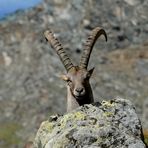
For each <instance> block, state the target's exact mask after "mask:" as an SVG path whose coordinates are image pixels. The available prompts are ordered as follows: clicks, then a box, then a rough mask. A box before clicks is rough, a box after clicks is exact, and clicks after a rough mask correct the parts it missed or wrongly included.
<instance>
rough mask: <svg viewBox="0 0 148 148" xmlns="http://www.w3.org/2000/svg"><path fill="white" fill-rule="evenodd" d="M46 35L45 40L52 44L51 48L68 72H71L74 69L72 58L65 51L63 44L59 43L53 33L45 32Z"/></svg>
mask: <svg viewBox="0 0 148 148" xmlns="http://www.w3.org/2000/svg"><path fill="white" fill-rule="evenodd" d="M44 35H45V38H46V39H47V40H48V42H49V43H50V45H51V47H52V48H53V49H55V50H56V52H57V54H58V55H59V57H60V60H61V61H62V63H63V65H64V67H65V68H66V70H67V71H69V70H70V69H71V68H72V67H74V66H73V64H72V62H71V60H70V58H69V57H68V55H67V54H66V52H65V51H64V49H63V47H62V45H61V43H60V42H59V41H58V39H57V38H56V37H54V34H53V33H52V31H51V30H47V31H45V33H44Z"/></svg>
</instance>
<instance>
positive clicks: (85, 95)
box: [45, 27, 107, 111]
mask: <svg viewBox="0 0 148 148" xmlns="http://www.w3.org/2000/svg"><path fill="white" fill-rule="evenodd" d="M100 35H104V37H105V39H106V41H107V35H106V32H105V31H104V30H103V29H101V28H99V27H96V28H95V29H93V30H92V32H91V34H90V36H89V37H88V39H87V41H86V43H85V44H84V50H83V53H82V57H81V60H80V64H79V66H74V65H73V64H72V62H71V60H70V58H69V57H68V55H67V54H66V52H65V51H64V49H63V47H62V45H61V44H60V42H59V41H58V39H57V38H56V37H54V35H53V33H52V32H51V31H50V30H47V31H46V32H45V37H46V39H47V40H48V42H49V43H50V45H51V46H52V48H53V49H55V50H56V52H57V54H58V55H59V57H60V59H61V61H62V63H63V65H64V67H65V69H66V70H67V74H66V75H62V76H61V78H62V79H63V80H64V81H66V82H67V90H68V91H67V111H71V110H73V109H75V108H77V107H78V106H81V105H84V104H90V103H93V102H94V99H93V94H92V89H91V86H90V83H89V79H90V77H91V75H92V73H93V70H94V68H92V69H90V70H87V66H88V62H89V58H90V55H91V52H92V49H93V46H94V44H95V42H96V40H97V39H98V37H100Z"/></svg>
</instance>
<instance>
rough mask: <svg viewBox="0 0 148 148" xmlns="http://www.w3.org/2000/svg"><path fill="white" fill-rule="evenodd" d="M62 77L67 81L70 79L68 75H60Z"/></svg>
mask: <svg viewBox="0 0 148 148" xmlns="http://www.w3.org/2000/svg"><path fill="white" fill-rule="evenodd" d="M60 78H61V79H62V80H64V81H67V80H68V77H67V75H64V74H63V75H60Z"/></svg>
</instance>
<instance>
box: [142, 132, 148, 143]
mask: <svg viewBox="0 0 148 148" xmlns="http://www.w3.org/2000/svg"><path fill="white" fill-rule="evenodd" d="M143 135H144V141H145V143H146V144H147V146H148V130H143Z"/></svg>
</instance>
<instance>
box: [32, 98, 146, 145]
mask: <svg viewBox="0 0 148 148" xmlns="http://www.w3.org/2000/svg"><path fill="white" fill-rule="evenodd" d="M141 129H142V127H141V123H140V120H139V119H138V117H137V114H136V112H135V108H134V106H133V105H132V103H131V102H130V101H128V100H124V99H120V98H119V99H114V100H110V101H103V102H102V103H101V104H100V103H94V104H89V105H84V106H81V107H79V108H77V109H76V110H74V111H72V112H69V113H66V114H65V115H63V116H60V115H53V116H51V117H50V118H49V120H48V121H45V122H43V123H42V124H41V126H40V128H39V130H38V132H37V135H36V138H35V141H34V147H35V148H62V147H66V148H73V147H78V148H79V147H83V148H88V147H91V148H126V147H128V148H145V147H146V146H145V144H144V142H143V135H142V130H141Z"/></svg>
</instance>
